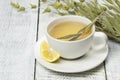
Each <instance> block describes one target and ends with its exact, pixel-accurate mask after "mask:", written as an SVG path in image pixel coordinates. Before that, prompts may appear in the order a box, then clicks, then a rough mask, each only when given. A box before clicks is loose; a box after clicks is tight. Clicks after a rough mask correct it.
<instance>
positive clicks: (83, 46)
mask: <svg viewBox="0 0 120 80" xmlns="http://www.w3.org/2000/svg"><path fill="white" fill-rule="evenodd" d="M65 21H74V22H75V21H76V22H81V23H85V24H89V23H91V21H90V20H89V19H87V18H85V17H81V16H62V17H59V18H56V19H54V20H53V21H51V22H50V23H49V24H48V26H47V29H46V36H47V41H48V43H49V44H50V46H51V47H52V49H54V50H56V51H58V52H59V53H60V55H61V57H63V58H66V59H75V58H78V57H81V56H83V55H84V54H86V53H87V52H88V51H89V49H90V48H91V47H92V46H94V45H93V41H94V40H93V39H94V38H95V37H98V38H101V39H102V41H103V42H104V44H102V45H101V46H102V47H103V46H105V45H106V42H107V36H106V35H105V34H104V33H102V32H99V33H97V34H96V32H95V26H94V25H93V26H92V33H91V34H90V35H89V36H87V37H85V38H83V39H80V40H75V41H63V40H59V39H55V38H53V37H52V36H51V35H50V34H49V30H50V29H51V28H53V27H54V26H55V25H57V24H59V23H61V22H65Z"/></svg>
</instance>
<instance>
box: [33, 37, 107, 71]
mask: <svg viewBox="0 0 120 80" xmlns="http://www.w3.org/2000/svg"><path fill="white" fill-rule="evenodd" d="M43 40H45V41H47V39H46V36H43V37H41V38H40V39H39V40H38V41H37V42H36V45H35V52H34V56H35V58H36V60H37V61H38V63H39V64H40V65H41V66H43V67H44V68H46V69H49V70H52V71H56V72H62V73H80V72H85V71H88V70H91V69H94V68H96V67H97V66H99V65H100V64H102V63H103V62H104V61H105V59H106V58H107V56H108V52H109V47H108V44H106V46H104V47H105V48H106V52H105V53H106V55H105V56H104V59H103V60H101V61H100V62H99V63H98V64H96V65H95V66H93V67H90V68H88V69H85V70H79V71H72V70H71V71H63V70H58V69H55V68H51V67H48V66H46V65H44V64H43V63H42V62H41V61H39V59H38V56H37V54H36V48H37V45H39V46H40V43H41V41H43ZM39 58H40V59H42V58H41V56H39ZM61 59H63V58H61ZM64 60H65V59H64ZM44 62H46V61H44ZM51 64H52V63H51Z"/></svg>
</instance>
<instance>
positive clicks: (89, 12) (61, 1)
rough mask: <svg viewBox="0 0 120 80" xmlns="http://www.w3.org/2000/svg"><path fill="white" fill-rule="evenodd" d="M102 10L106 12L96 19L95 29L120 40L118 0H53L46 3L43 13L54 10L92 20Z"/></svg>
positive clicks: (119, 8)
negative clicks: (101, 2) (99, 0)
mask: <svg viewBox="0 0 120 80" xmlns="http://www.w3.org/2000/svg"><path fill="white" fill-rule="evenodd" d="M47 1H48V0H47ZM44 4H45V2H44ZM53 9H54V10H53ZM104 10H107V12H106V13H105V14H104V15H103V16H102V17H101V18H100V19H98V20H97V21H96V23H95V25H96V30H97V31H102V32H104V33H106V34H107V35H108V37H109V38H111V39H114V40H115V41H118V42H120V0H103V4H100V3H99V2H98V1H97V0H89V2H88V1H85V0H55V1H54V2H53V3H49V4H48V6H47V8H46V9H45V10H44V13H46V12H51V11H54V12H57V14H59V15H62V16H64V15H79V16H85V17H87V18H89V19H90V20H93V19H94V18H95V17H96V16H97V15H99V14H100V13H101V12H103V11H104Z"/></svg>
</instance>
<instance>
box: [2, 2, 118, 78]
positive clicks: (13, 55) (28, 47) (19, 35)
mask: <svg viewBox="0 0 120 80" xmlns="http://www.w3.org/2000/svg"><path fill="white" fill-rule="evenodd" d="M15 1H17V2H19V3H20V4H21V5H25V6H26V7H28V6H29V3H35V4H38V7H40V9H35V10H31V9H29V7H28V9H27V10H26V11H25V12H17V11H16V10H15V9H14V8H12V7H11V6H10V0H0V80H120V43H116V42H113V41H111V40H109V42H108V44H109V55H108V57H107V59H106V60H105V62H104V63H102V64H101V65H99V66H98V67H96V68H95V69H92V70H90V71H87V72H83V73H77V74H65V73H59V72H54V71H51V70H48V69H46V68H44V67H42V66H41V65H40V64H39V63H38V62H37V61H36V60H35V58H34V44H35V42H36V41H37V40H38V39H39V38H41V37H42V36H43V35H44V32H45V27H46V25H47V23H48V22H49V21H51V20H52V19H54V18H55V17H57V16H58V15H55V14H42V9H43V8H44V6H45V5H41V6H40V4H39V1H38V0H14V2H15Z"/></svg>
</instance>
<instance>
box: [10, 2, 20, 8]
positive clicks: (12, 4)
mask: <svg viewBox="0 0 120 80" xmlns="http://www.w3.org/2000/svg"><path fill="white" fill-rule="evenodd" d="M10 5H11V6H12V7H14V8H19V7H20V5H19V3H14V2H10Z"/></svg>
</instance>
